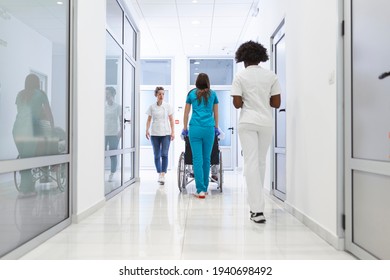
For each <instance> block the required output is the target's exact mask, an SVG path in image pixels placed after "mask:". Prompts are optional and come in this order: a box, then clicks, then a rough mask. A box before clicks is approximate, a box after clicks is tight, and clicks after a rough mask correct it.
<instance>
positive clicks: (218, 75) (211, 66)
mask: <svg viewBox="0 0 390 280" xmlns="http://www.w3.org/2000/svg"><path fill="white" fill-rule="evenodd" d="M199 73H206V74H207V75H208V76H209V78H210V83H211V87H212V86H213V85H229V86H230V85H231V84H232V82H233V59H190V84H191V85H195V81H196V78H197V77H198V74H199Z"/></svg>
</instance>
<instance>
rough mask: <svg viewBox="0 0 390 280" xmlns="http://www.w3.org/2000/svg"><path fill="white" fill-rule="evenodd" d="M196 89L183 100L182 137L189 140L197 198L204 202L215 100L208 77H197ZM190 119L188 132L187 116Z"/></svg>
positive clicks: (215, 130)
mask: <svg viewBox="0 0 390 280" xmlns="http://www.w3.org/2000/svg"><path fill="white" fill-rule="evenodd" d="M195 86H196V88H195V89H193V90H191V91H190V92H189V93H188V95H187V99H186V106H185V110H184V120H183V125H184V127H183V131H182V135H183V136H189V140H190V145H191V151H192V162H193V168H194V176H195V185H196V194H195V196H196V197H198V198H205V197H206V194H207V189H208V186H209V174H210V158H211V151H212V148H213V144H214V138H215V135H216V134H219V131H218V97H217V94H216V93H215V91H213V90H211V89H210V80H209V77H208V75H207V74H205V73H200V74H199V75H198V77H197V79H196V82H195ZM191 106H192V116H191V120H190V123H189V127H190V129H189V130H188V116H189V113H190V111H191Z"/></svg>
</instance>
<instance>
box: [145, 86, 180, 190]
mask: <svg viewBox="0 0 390 280" xmlns="http://www.w3.org/2000/svg"><path fill="white" fill-rule="evenodd" d="M164 94H165V92H164V88H163V87H156V89H155V91H154V96H156V98H157V101H156V102H155V103H153V104H152V105H150V106H149V108H148V110H147V111H146V114H147V115H148V119H147V121H146V139H148V140H149V139H150V140H151V142H152V146H153V153H154V165H155V166H156V171H157V173H158V182H159V183H160V184H161V185H164V184H165V173H167V168H168V152H169V145H170V143H171V141H173V140H174V139H175V127H174V124H173V109H172V107H171V105H169V104H168V103H166V102H164ZM150 126H151V127H152V128H151V130H150V132H149V128H150Z"/></svg>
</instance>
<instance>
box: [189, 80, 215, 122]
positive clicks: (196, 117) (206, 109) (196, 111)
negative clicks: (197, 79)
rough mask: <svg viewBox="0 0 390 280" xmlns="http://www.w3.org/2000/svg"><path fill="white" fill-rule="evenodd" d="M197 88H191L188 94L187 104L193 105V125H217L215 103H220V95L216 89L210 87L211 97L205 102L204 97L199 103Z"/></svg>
mask: <svg viewBox="0 0 390 280" xmlns="http://www.w3.org/2000/svg"><path fill="white" fill-rule="evenodd" d="M196 91H197V89H196V88H195V89H193V90H191V91H190V92H189V93H188V95H187V100H186V103H187V104H191V105H192V116H191V120H190V126H191V125H198V126H215V120H214V111H213V108H214V104H218V97H217V94H216V93H215V91H213V90H211V89H210V97H209V99H208V101H207V104H205V102H204V99H202V101H201V102H200V104H198V99H197V98H196Z"/></svg>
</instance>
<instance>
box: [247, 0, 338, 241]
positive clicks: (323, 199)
mask: <svg viewBox="0 0 390 280" xmlns="http://www.w3.org/2000/svg"><path fill="white" fill-rule="evenodd" d="M284 17H285V20H286V23H285V27H286V69H287V70H286V85H287V100H286V103H287V104H286V108H287V110H286V114H287V143H286V148H287V155H286V156H287V198H286V205H287V207H288V208H289V209H290V210H291V211H292V212H294V213H295V214H296V215H297V216H300V217H301V219H302V220H303V221H304V222H305V221H306V222H307V224H308V225H315V226H316V227H319V228H320V230H319V231H318V233H319V234H320V235H323V236H326V239H327V241H328V242H330V243H332V244H333V245H335V246H337V243H338V237H337V213H336V212H337V168H336V166H337V146H336V140H337V139H336V137H337V135H336V131H337V116H336V112H337V103H336V98H337V94H338V93H337V89H336V81H335V82H333V83H332V82H330V81H329V79H330V78H331V77H336V76H337V73H336V65H337V60H336V59H337V47H336V46H337V41H338V36H339V35H338V24H340V22H339V19H338V1H337V0H318V1H308V0H295V1H285V0H277V1H275V0H263V1H260V13H259V15H258V16H257V20H256V22H254V23H252V24H251V25H250V27H249V30H248V33H247V35H246V37H245V40H247V39H253V40H256V39H258V40H259V41H260V42H261V43H263V44H264V45H265V46H267V47H268V48H269V45H270V37H271V35H272V33H273V32H274V31H275V29H276V28H277V26H278V25H279V23H280V22H281V21H282V19H283V18H284ZM264 67H267V66H266V65H264ZM268 67H269V66H268Z"/></svg>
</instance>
